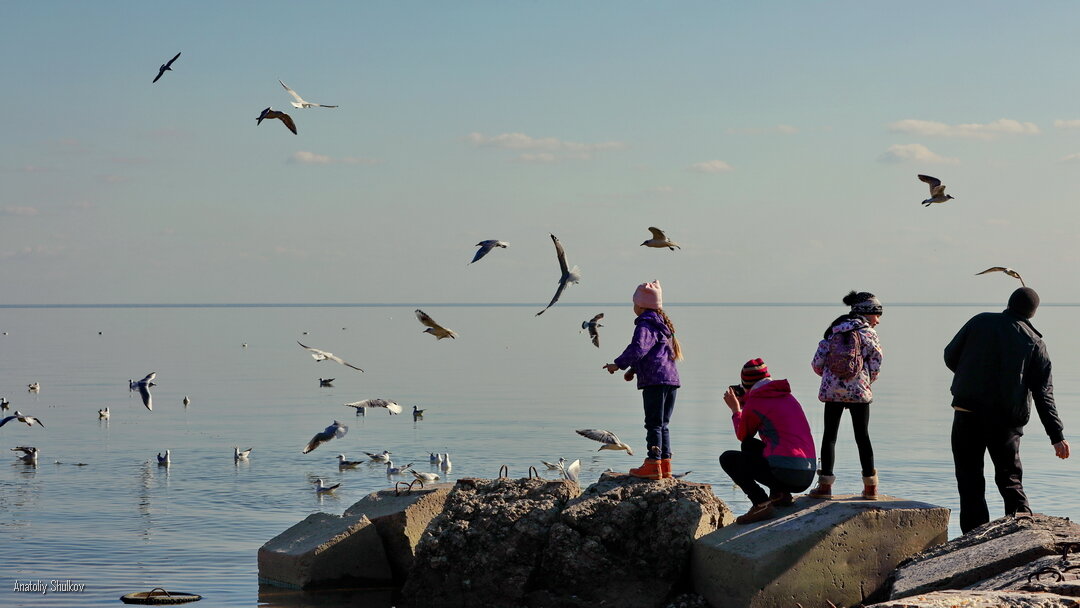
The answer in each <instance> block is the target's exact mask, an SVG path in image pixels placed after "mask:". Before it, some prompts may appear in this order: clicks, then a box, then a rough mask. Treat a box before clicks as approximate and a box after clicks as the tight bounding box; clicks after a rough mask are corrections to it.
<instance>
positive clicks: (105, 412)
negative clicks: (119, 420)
mask: <svg viewBox="0 0 1080 608" xmlns="http://www.w3.org/2000/svg"><path fill="white" fill-rule="evenodd" d="M97 417H98V418H101V419H102V420H108V419H109V408H107V407H106V408H102V409H100V410H98V411H97Z"/></svg>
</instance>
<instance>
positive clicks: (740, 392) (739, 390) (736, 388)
mask: <svg viewBox="0 0 1080 608" xmlns="http://www.w3.org/2000/svg"><path fill="white" fill-rule="evenodd" d="M728 388H730V389H731V390H732V392H734V393H735V396H736V397H742V396H744V395H746V389H745V388H743V387H742V385H741V384H732V385H731V386H729V387H728Z"/></svg>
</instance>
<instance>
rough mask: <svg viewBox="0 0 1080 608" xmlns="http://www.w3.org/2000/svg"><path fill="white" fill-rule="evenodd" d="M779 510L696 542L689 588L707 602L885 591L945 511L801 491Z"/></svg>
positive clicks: (763, 602) (928, 542)
mask: <svg viewBox="0 0 1080 608" xmlns="http://www.w3.org/2000/svg"><path fill="white" fill-rule="evenodd" d="M778 511H779V516H778V517H776V518H775V519H771V520H767V521H763V522H760V523H757V524H750V525H739V524H733V525H730V526H726V527H724V528H721V529H719V530H717V531H715V532H712V533H711V534H707V535H705V536H703V537H701V538H699V539H698V540H697V541H696V542H695V543H694V546H693V550H692V552H691V568H692V573H693V581H694V587H695V589H696V591H697V592H698V593H699V594H701V595H702V596H703V597H705V599H706V600H707V601H708V602H709V604H710V605H712V606H717V607H720V606H722V607H723V608H743V607H746V608H749V607H753V608H771V607H775V608H791V606H794V605H795V604H796V602H798V603H800V604H802V605H803V606H824V605H826V602H828V601H831V602H833V603H834V604H836V605H838V606H852V605H855V604H858V603H862V602H863V601H864V600H866V599H867V598H868V597H871V596H872V595H881V596H882V597H884V595H883V594H884V591H885V590H884V588H883V587H884V585H885V583H886V582H887V581H888V578H889V575H890V573H892V571H893V570H894V569H895V568H896V566H897V564H899V563H900V562H901V561H903V560H905V559H907V558H908V557H910V556H912V555H915V554H917V553H919V552H920V551H923V550H925V549H927V548H928V547H931V546H934V545H937V544H939V543H942V542H945V540H946V538H947V535H948V526H949V510H948V509H946V508H944V507H939V506H936V505H932V504H928V503H924V502H917V501H910V500H902V499H898V498H892V497H887V496H883V497H881V499H880V500H876V501H867V500H861V499H857V498H841V499H838V500H814V499H811V498H808V497H802V498H799V499H798V500H796V502H795V504H794V505H793V506H791V507H784V508H780V509H778Z"/></svg>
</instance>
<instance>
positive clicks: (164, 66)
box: [150, 53, 180, 84]
mask: <svg viewBox="0 0 1080 608" xmlns="http://www.w3.org/2000/svg"><path fill="white" fill-rule="evenodd" d="M179 58H180V53H177V54H176V55H174V56H173V58H172V59H170V60H168V61H166V62H165V63H163V64H161V67H159V68H158V71H157V76H154V81H153V82H151V83H150V84H154V82H157V81H158V80H159V79H160V78H161V76H162V75H163V74H164V73H165V72H171V71H172V64H173V62H174V61H176V60H177V59H179Z"/></svg>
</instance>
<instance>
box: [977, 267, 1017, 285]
mask: <svg viewBox="0 0 1080 608" xmlns="http://www.w3.org/2000/svg"><path fill="white" fill-rule="evenodd" d="M988 272H1004V273H1005V274H1007V275H1009V276H1010V277H1012V278H1014V279H1020V286H1021V287H1027V284H1026V283H1024V277H1022V276H1020V273H1019V272H1016V271H1015V270H1013V269H1012V268H1006V267H1004V266H993V267H991V268H987V269H986V270H984V271H982V272H976V273H975V276H979V275H980V274H986V273H988Z"/></svg>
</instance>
